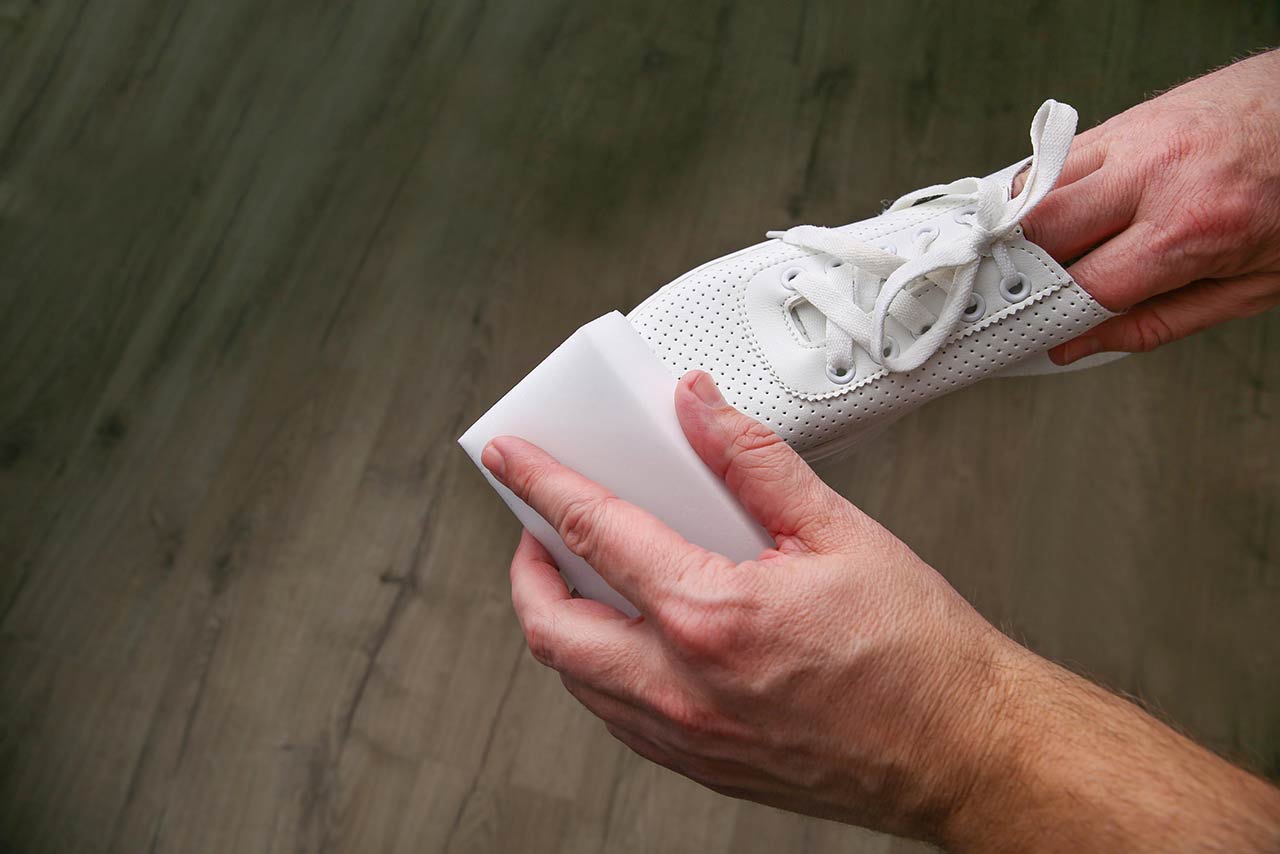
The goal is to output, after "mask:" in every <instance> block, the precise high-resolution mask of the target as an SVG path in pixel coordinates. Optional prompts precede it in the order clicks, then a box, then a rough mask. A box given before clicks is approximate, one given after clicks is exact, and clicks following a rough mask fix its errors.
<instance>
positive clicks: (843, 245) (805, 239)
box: [767, 100, 1076, 377]
mask: <svg viewBox="0 0 1280 854" xmlns="http://www.w3.org/2000/svg"><path fill="white" fill-rule="evenodd" d="M1075 130H1076V111H1075V110H1074V109H1072V108H1071V107H1070V106H1068V105H1066V104H1062V103H1059V102H1057V101H1054V100H1048V101H1045V102H1044V104H1042V105H1041V106H1040V109H1039V110H1037V111H1036V115H1035V118H1034V119H1033V120H1032V122H1031V151H1032V155H1031V160H1030V167H1029V169H1028V170H1027V180H1026V183H1025V184H1024V185H1023V187H1022V191H1021V192H1020V193H1018V195H1016V196H1014V197H1013V198H1012V199H1008V200H1006V198H1005V193H1006V190H1005V187H1003V186H1001V185H1000V184H998V183H996V182H995V181H991V180H988V179H985V178H962V179H960V180H959V181H953V182H951V183H950V184H937V185H934V186H932V187H925V188H923V189H920V190H916V191H915V192H913V193H908V194H907V195H905V196H903V197H902V198H900V199H898V200H897V201H896V202H894V203H893V204H892V205H891V206H890V207H889V208H888V210H889V211H897V210H902V209H903V208H907V207H910V206H912V205H913V204H915V203H916V202H918V201H920V200H921V199H925V198H929V197H937V196H951V197H960V198H963V199H965V200H967V201H969V202H970V206H969V207H968V208H966V209H965V212H964V216H963V220H962V221H963V222H964V223H965V224H966V225H967V226H968V229H967V231H966V232H965V233H964V235H963V236H957V237H956V238H955V239H949V240H946V241H936V240H934V237H936V232H935V233H934V234H933V235H930V234H928V233H925V234H922V235H920V236H919V237H918V238H917V240H916V248H917V249H918V250H919V253H920V254H918V255H917V256H916V257H915V258H912V259H907V258H903V257H901V256H899V255H896V254H894V253H892V252H888V251H885V250H884V249H880V248H877V247H875V246H872V245H871V244H869V243H864V242H863V241H861V240H858V239H857V238H856V237H853V236H851V235H848V234H844V233H842V232H839V231H836V230H835V229H831V228H822V227H820V226H815V225H797V226H795V227H794V228H789V229H787V230H786V231H770V232H769V233H768V234H767V236H768V237H776V238H778V239H779V240H782V241H783V242H785V243H789V244H791V245H793V246H799V247H802V248H804V249H808V250H812V251H815V252H819V253H822V254H823V255H826V256H829V258H830V259H831V260H830V261H829V262H828V264H827V266H826V268H825V275H818V274H814V273H812V272H800V273H799V275H796V276H795V277H794V278H792V279H791V280H790V281H789V282H788V284H789V286H791V287H792V288H794V289H795V291H796V292H797V293H799V294H800V295H801V296H802V297H804V298H805V299H806V300H808V301H809V303H810V304H812V305H813V307H814V308H815V309H817V310H818V311H819V312H821V313H822V314H823V316H825V317H826V320H827V340H826V355H827V371H828V373H829V374H831V375H832V376H833V377H844V376H850V375H851V373H850V372H851V371H852V365H853V355H854V350H853V348H854V347H855V345H856V346H857V347H860V348H862V349H863V350H865V351H866V352H867V353H868V354H869V355H870V356H871V358H872V359H873V360H875V362H876V363H877V364H879V365H881V366H882V367H883V368H885V369H886V370H889V371H893V372H902V371H910V370H914V369H915V368H918V367H920V365H922V364H924V363H925V362H926V361H927V360H928V359H929V357H930V356H932V355H933V354H934V353H936V352H937V350H938V348H939V347H941V346H942V345H943V343H944V342H945V341H946V340H947V338H949V337H950V336H951V334H952V333H953V332H954V331H955V330H956V327H957V326H959V325H960V323H961V322H962V318H963V316H964V314H965V310H966V307H967V306H969V305H970V298H971V296H972V294H973V283H974V279H975V277H976V275H977V272H978V265H979V263H981V261H982V259H983V258H984V257H986V256H991V257H992V258H994V259H995V262H996V265H997V266H998V268H999V270H1000V274H1001V276H1003V277H1005V280H1006V281H1011V280H1012V279H1013V278H1015V277H1018V276H1019V273H1018V271H1017V269H1016V268H1015V267H1014V265H1013V261H1012V260H1011V259H1010V258H1009V248H1008V246H1007V244H1006V239H1007V238H1008V237H1010V236H1011V235H1013V234H1014V232H1015V230H1016V229H1017V227H1018V224H1019V223H1020V222H1022V219H1023V217H1025V216H1026V215H1027V214H1028V213H1030V212H1031V210H1032V209H1033V208H1034V207H1035V206H1036V205H1037V204H1039V203H1040V201H1041V200H1042V199H1044V197H1045V195H1046V194H1048V192H1049V191H1050V190H1051V189H1053V186H1054V184H1056V183H1057V181H1058V175H1059V174H1060V173H1061V172H1062V167H1063V164H1064V163H1065V162H1066V159H1067V151H1068V150H1069V149H1070V147H1071V140H1072V138H1073V137H1074V136H1075ZM958 219H960V218H959V217H958ZM934 286H936V287H939V288H941V289H942V290H943V291H944V292H945V293H946V297H945V299H944V300H943V304H942V308H941V311H940V312H939V313H938V315H937V317H934V316H933V315H932V313H931V312H930V311H929V310H928V309H926V308H925V307H924V304H923V303H922V302H921V301H920V300H919V299H917V297H916V296H915V294H918V293H920V292H921V291H922V290H924V289H927V288H930V287H934ZM1024 287H1025V285H1024ZM868 308H870V310H869V311H868V310H867V309H868ZM890 316H892V317H893V318H894V319H895V320H897V321H898V322H899V323H902V324H903V325H904V326H906V327H907V328H908V329H910V330H913V331H914V330H919V335H918V336H917V337H916V338H915V340H913V341H912V342H911V344H910V345H909V346H907V347H905V348H902V349H901V350H900V351H898V349H897V347H896V346H889V347H886V341H885V320H886V319H887V318H888V317H890Z"/></svg>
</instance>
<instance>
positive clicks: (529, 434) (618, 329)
mask: <svg viewBox="0 0 1280 854" xmlns="http://www.w3.org/2000/svg"><path fill="white" fill-rule="evenodd" d="M675 387H676V378H675V377H674V376H672V375H671V373H670V372H669V371H668V370H667V368H666V366H665V365H664V364H663V363H662V362H661V361H660V360H659V359H658V357H657V356H656V355H654V353H653V352H652V351H651V350H650V349H649V347H648V345H647V344H645V342H644V339H643V338H641V337H640V335H639V333H637V332H636V330H635V329H634V328H633V327H632V326H631V324H630V323H628V322H627V320H626V319H625V318H624V317H623V316H622V315H621V314H619V313H618V312H616V311H615V312H611V313H609V314H606V315H605V316H604V317H601V318H598V319H596V320H594V321H592V322H591V323H588V324H587V325H586V326H583V327H582V328H581V329H579V330H578V331H577V332H575V333H574V334H573V335H571V336H569V338H568V339H567V340H566V341H565V342H564V343H563V344H561V345H560V346H559V347H558V348H556V350H555V351H554V352H553V353H552V354H551V355H550V356H548V357H547V358H546V359H545V360H544V361H543V362H542V363H541V364H540V365H538V367H536V368H534V369H533V370H532V371H531V372H530V373H529V375H528V376H526V377H525V378H524V379H523V380H521V381H520V382H519V383H518V384H517V385H516V386H515V388H513V389H511V391H509V392H507V394H506V395H505V396H504V397H503V398H502V399H501V400H499V401H498V402H497V403H496V404H494V406H493V408H492V409H490V410H489V411H488V412H486V413H485V414H484V415H483V416H481V417H480V419H479V420H478V421H476V423H475V424H473V425H472V426H471V428H470V429H468V430H467V431H466V432H465V433H463V434H462V436H461V437H460V438H459V439H458V444H460V445H461V446H462V448H463V450H465V451H466V452H467V454H468V455H469V456H470V457H471V459H472V461H473V462H474V463H475V464H476V466H477V467H478V468H479V469H480V471H481V473H483V474H484V476H485V478H486V479H487V480H488V481H489V484H490V485H491V486H492V487H493V488H494V489H495V490H496V491H497V492H498V495H500V496H501V497H502V500H503V501H505V502H506V504H507V506H508V507H510V508H511V511H512V512H513V513H515V515H516V517H517V518H518V519H519V520H520V522H521V523H522V524H523V525H524V527H526V528H527V529H529V531H530V533H532V534H533V535H534V537H536V538H537V539H538V541H539V542H540V543H542V545H544V546H545V547H546V549H547V551H548V552H550V553H551V556H552V557H553V558H555V561H556V565H557V566H559V567H560V572H561V574H562V575H563V576H564V577H565V579H566V581H568V583H569V584H570V585H571V586H572V587H574V588H575V589H576V590H577V591H578V592H579V593H580V594H581V595H583V596H585V597H587V598H589V599H595V600H598V601H600V602H605V603H607V604H609V605H612V606H614V607H615V608H617V609H619V610H620V611H622V612H623V613H625V614H628V615H630V616H636V615H637V614H638V611H637V610H636V608H635V607H634V606H633V605H632V604H631V603H630V602H628V601H627V600H626V599H625V598H623V597H622V595H621V594H619V593H618V592H617V591H616V590H614V589H613V588H611V587H610V586H609V585H608V584H607V583H606V582H605V580H604V579H603V578H601V577H600V575H599V574H598V573H597V572H596V571H595V570H594V569H592V568H591V567H590V566H589V565H588V564H587V562H586V561H584V560H583V559H582V558H580V557H578V556H577V555H575V554H574V553H573V552H571V551H569V549H568V548H567V547H566V546H565V544H564V542H563V541H562V540H561V539H560V537H559V535H558V534H557V533H556V531H555V529H554V528H553V527H552V526H551V525H550V524H548V523H547V522H546V520H544V519H543V518H542V517H541V516H539V515H538V514H537V513H536V512H535V511H534V510H533V509H532V508H531V507H529V506H528V505H527V504H525V503H524V502H523V501H521V500H520V499H519V498H517V497H516V496H515V495H514V494H513V493H512V492H511V491H510V490H508V489H507V488H506V487H504V486H503V485H502V484H500V483H498V482H497V481H496V480H495V479H494V478H493V476H492V475H490V474H489V472H488V470H487V469H485V467H484V466H483V465H481V463H480V452H481V451H482V450H483V449H484V446H485V444H487V443H488V441H489V440H490V439H492V438H494V437H495V436H503V435H511V436H519V437H520V438H522V439H525V440H527V441H529V442H532V443H533V444H535V445H537V446H539V447H540V448H542V449H543V450H545V451H546V452H547V453H549V454H551V455H552V456H553V457H555V458H556V459H557V460H559V461H560V462H561V463H563V464H565V465H567V466H569V467H570V468H572V469H574V470H575V471H577V472H579V473H580V474H582V475H583V476H585V477H588V478H590V479H591V480H594V481H596V482H597V483H599V484H601V485H602V486H604V487H605V488H606V489H608V490H610V491H611V492H613V493H614V494H615V495H617V496H618V497H619V498H622V499H623V500H625V501H628V502H630V503H632V504H635V505H636V506H638V507H641V508H643V509H645V510H647V511H649V512H650V513H652V514H653V515H654V516H657V517H658V518H659V519H660V520H662V521H663V522H665V523H666V524H667V525H668V526H670V527H671V528H672V529H674V530H675V531H677V532H678V533H679V534H681V535H682V536H683V537H684V538H685V539H687V540H689V541H690V542H691V543H694V544H696V545H699V546H702V547H704V548H706V549H710V550H711V551H714V552H718V553H720V554H723V555H725V556H726V557H728V558H730V559H732V560H735V561H744V560H751V559H753V558H756V557H759V555H760V553H761V552H762V551H764V550H765V549H768V548H772V547H773V545H774V543H773V540H772V539H771V538H770V537H769V535H768V533H767V532H765V530H764V529H763V528H761V527H760V525H759V524H758V523H757V522H756V521H755V520H754V519H752V518H751V517H750V516H749V515H748V514H747V512H746V511H745V510H744V509H743V508H742V505H741V504H740V503H739V502H738V500H737V498H735V497H734V495H733V493H731V492H730V491H729V490H728V488H727V487H726V486H725V485H724V482H723V481H721V480H720V478H718V477H717V476H716V475H715V474H714V473H712V472H711V470H710V469H708V468H707V467H706V466H705V465H704V464H703V462H702V460H701V459H699V458H698V455H697V454H696V453H695V452H694V450H693V449H692V448H691V447H690V446H689V443H688V441H687V440H686V439H685V437H684V432H683V431H682V430H681V428H680V423H679V421H678V420H677V418H676V414H675V407H674V404H673V399H674V394H675Z"/></svg>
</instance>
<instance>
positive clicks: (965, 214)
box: [951, 207, 978, 225]
mask: <svg viewBox="0 0 1280 854" xmlns="http://www.w3.org/2000/svg"><path fill="white" fill-rule="evenodd" d="M977 212H978V209H977V208H974V207H968V208H961V209H960V210H958V211H956V212H955V213H953V214H952V215H951V219H952V221H954V222H958V223H960V224H961V225H972V224H973V222H972V220H971V219H970V218H971V217H972V216H973V215H974V214H976V213H977Z"/></svg>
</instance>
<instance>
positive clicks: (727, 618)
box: [664, 570, 759, 671]
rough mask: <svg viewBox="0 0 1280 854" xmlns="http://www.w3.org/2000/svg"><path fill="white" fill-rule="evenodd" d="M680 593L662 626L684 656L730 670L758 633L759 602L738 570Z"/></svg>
mask: <svg viewBox="0 0 1280 854" xmlns="http://www.w3.org/2000/svg"><path fill="white" fill-rule="evenodd" d="M707 589H708V588H706V587H705V586H704V587H702V588H698V589H697V590H696V591H695V592H694V593H691V594H688V593H687V594H685V595H684V596H682V597H680V599H679V601H678V603H677V605H676V607H675V608H674V610H673V611H672V612H671V613H670V614H669V615H668V616H667V617H666V619H665V620H664V622H665V626H664V628H665V630H666V633H667V635H668V636H669V637H670V638H671V639H672V641H673V642H674V644H675V646H676V648H677V649H678V650H679V651H680V652H681V653H682V654H683V656H684V657H685V658H686V659H687V660H689V661H692V662H695V663H697V664H699V665H701V666H704V667H714V668H717V669H720V670H725V671H732V670H733V669H734V667H735V665H736V663H737V660H738V658H739V657H740V655H741V654H742V653H744V651H746V650H748V649H749V648H750V646H751V644H752V643H753V642H754V641H755V640H756V637H757V635H758V633H759V629H758V627H757V620H756V616H757V613H756V612H757V611H758V606H757V604H756V603H755V600H754V597H752V596H751V593H750V590H749V589H748V588H747V586H746V585H745V584H744V582H743V581H742V580H741V578H740V574H739V572H738V571H737V570H734V571H733V572H730V573H725V574H723V575H721V576H720V577H719V578H717V579H716V581H715V583H714V589H713V592H706V591H707Z"/></svg>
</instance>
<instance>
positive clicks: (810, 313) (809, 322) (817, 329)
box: [791, 300, 827, 344]
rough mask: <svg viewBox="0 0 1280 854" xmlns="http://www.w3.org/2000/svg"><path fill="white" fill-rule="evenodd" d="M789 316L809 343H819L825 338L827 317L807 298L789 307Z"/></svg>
mask: <svg viewBox="0 0 1280 854" xmlns="http://www.w3.org/2000/svg"><path fill="white" fill-rule="evenodd" d="M791 317H792V318H793V319H794V320H795V324H796V328H797V329H798V330H799V331H800V334H801V335H803V336H804V337H805V340H807V341H808V342H809V343H810V344H821V343H822V342H823V341H825V340H826V338H827V318H826V316H825V315H824V314H823V313H822V312H820V311H818V310H817V309H816V308H814V307H813V304H812V303H810V302H809V301H808V300H800V301H799V302H797V303H796V304H795V305H793V306H792V307H791Z"/></svg>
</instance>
